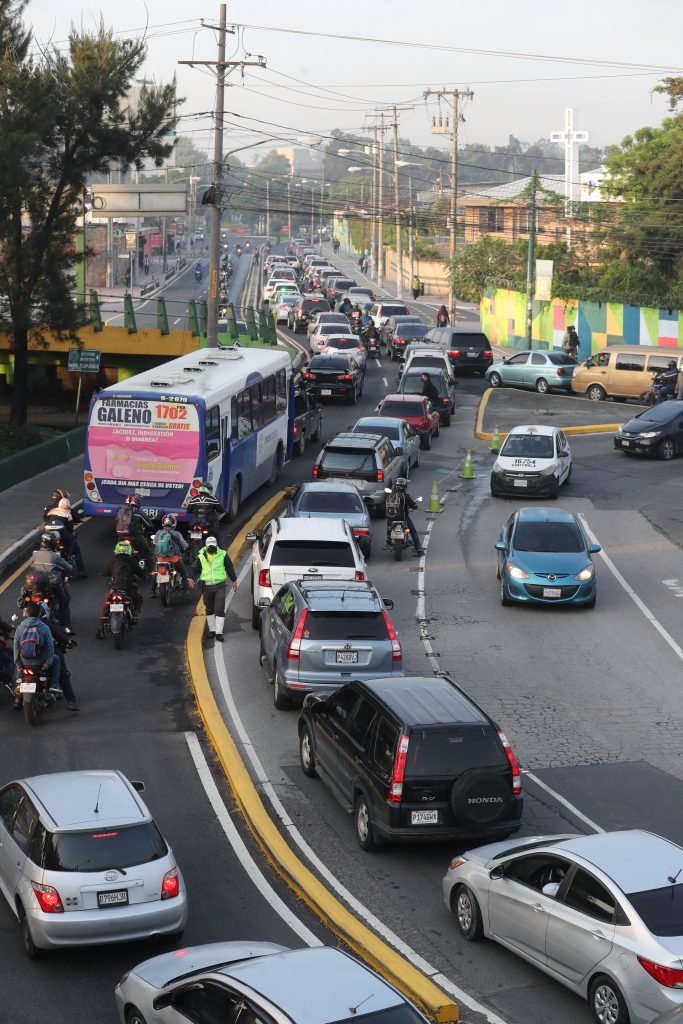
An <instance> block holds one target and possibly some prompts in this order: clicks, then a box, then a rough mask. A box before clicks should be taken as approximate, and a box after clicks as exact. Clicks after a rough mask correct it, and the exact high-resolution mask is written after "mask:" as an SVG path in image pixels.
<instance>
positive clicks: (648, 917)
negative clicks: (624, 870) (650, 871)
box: [628, 885, 683, 935]
mask: <svg viewBox="0 0 683 1024" xmlns="http://www.w3.org/2000/svg"><path fill="white" fill-rule="evenodd" d="M628 898H629V900H630V901H631V903H632V904H633V908H634V910H635V911H636V912H637V913H638V914H640V916H641V918H642V919H643V922H644V924H645V927H646V928H648V929H649V930H650V931H651V932H652V934H653V935H680V934H681V918H682V916H683V885H667V886H666V887H665V888H663V889H646V890H644V891H643V892H631V893H629V894H628Z"/></svg>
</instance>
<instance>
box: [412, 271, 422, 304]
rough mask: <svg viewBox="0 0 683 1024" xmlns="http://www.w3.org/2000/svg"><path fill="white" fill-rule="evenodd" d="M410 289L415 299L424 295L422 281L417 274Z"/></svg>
mask: <svg viewBox="0 0 683 1024" xmlns="http://www.w3.org/2000/svg"><path fill="white" fill-rule="evenodd" d="M410 288H411V291H412V293H413V298H414V299H419V298H420V295H422V282H421V281H420V278H419V277H418V276H417V274H416V275H415V277H414V278H413V283H412V284H411V286H410Z"/></svg>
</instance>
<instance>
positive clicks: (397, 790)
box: [389, 733, 410, 804]
mask: <svg viewBox="0 0 683 1024" xmlns="http://www.w3.org/2000/svg"><path fill="white" fill-rule="evenodd" d="M409 741H410V737H409V736H408V735H407V733H403V735H402V736H401V738H400V740H399V741H398V747H397V748H396V757H395V758H394V769H393V771H392V773H391V782H390V784H389V803H392V804H400V802H401V798H402V797H403V778H404V776H405V773H406V761H407V760H408V743H409Z"/></svg>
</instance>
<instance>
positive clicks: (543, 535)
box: [496, 507, 600, 608]
mask: <svg viewBox="0 0 683 1024" xmlns="http://www.w3.org/2000/svg"><path fill="white" fill-rule="evenodd" d="M598 551H600V545H599V544H589V543H588V541H587V540H586V538H585V536H584V532H583V530H582V529H581V524H580V523H579V521H578V519H577V518H576V516H575V515H573V513H571V512H566V511H565V510H564V509H561V508H557V509H550V508H535V507H533V508H520V509H518V510H517V511H516V512H513V514H512V515H511V516H510V518H509V519H508V521H507V523H506V524H505V526H504V527H503V529H502V530H501V531H500V536H499V537H498V541H497V542H496V552H497V554H498V568H497V572H496V575H497V576H498V579H499V580H500V603H501V604H502V605H510V604H515V603H519V602H521V603H526V604H580V605H583V606H584V607H586V608H594V607H595V601H596V585H595V566H594V564H593V559H592V557H591V556H592V555H594V554H596V552H598Z"/></svg>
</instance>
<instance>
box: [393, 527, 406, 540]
mask: <svg viewBox="0 0 683 1024" xmlns="http://www.w3.org/2000/svg"><path fill="white" fill-rule="evenodd" d="M391 539H392V540H403V527H401V526H398V527H396V526H395V527H394V528H393V530H392V531H391Z"/></svg>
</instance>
